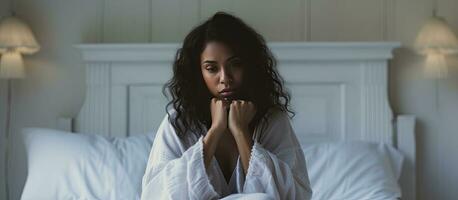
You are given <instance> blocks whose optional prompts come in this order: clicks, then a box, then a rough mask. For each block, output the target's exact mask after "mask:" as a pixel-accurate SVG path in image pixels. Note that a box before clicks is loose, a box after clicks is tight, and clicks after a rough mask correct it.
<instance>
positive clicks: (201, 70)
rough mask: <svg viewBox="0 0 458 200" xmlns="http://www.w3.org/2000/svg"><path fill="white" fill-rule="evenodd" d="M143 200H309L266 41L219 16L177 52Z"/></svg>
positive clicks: (298, 149) (298, 151) (286, 105)
mask: <svg viewBox="0 0 458 200" xmlns="http://www.w3.org/2000/svg"><path fill="white" fill-rule="evenodd" d="M173 72H174V74H173V78H172V79H171V80H170V81H169V82H168V83H167V84H166V85H165V86H164V93H166V92H165V91H166V89H168V91H169V93H170V94H171V96H172V100H171V101H170V102H169V104H168V105H167V108H169V107H172V108H171V109H166V110H167V115H166V116H165V118H164V120H163V121H162V123H161V125H160V127H159V129H158V131H157V134H156V138H155V140H154V144H153V147H152V150H151V153H150V158H149V161H148V164H147V168H146V171H145V175H144V177H143V183H142V187H143V191H142V199H145V200H146V199H219V198H225V199H230V198H238V197H244V198H246V197H253V198H255V199H310V198H311V195H312V191H311V189H310V183H309V180H308V175H307V169H306V166H305V159H304V156H303V152H302V150H301V147H300V144H299V143H298V140H297V138H296V136H295V134H294V131H293V130H292V127H291V124H290V121H289V118H288V115H287V113H288V112H289V113H292V114H293V112H292V111H291V110H289V102H290V97H289V95H288V93H287V92H286V91H285V89H284V87H283V85H282V84H283V83H282V80H281V77H280V76H279V74H278V73H277V71H276V62H275V59H274V58H273V56H272V54H271V52H270V50H269V49H268V47H267V46H266V44H265V41H264V39H263V38H262V36H261V35H259V34H257V33H256V32H255V31H254V30H253V29H252V28H250V27H249V26H247V25H246V24H245V23H243V22H242V21H241V20H240V19H238V18H236V17H234V16H231V15H229V14H226V13H222V12H218V13H216V14H215V15H214V16H212V17H211V18H210V19H208V20H207V21H205V22H204V23H203V24H201V25H199V26H198V27H196V28H194V29H193V30H192V31H191V32H190V33H189V34H188V35H187V36H186V38H185V40H184V42H183V46H182V48H181V49H179V50H178V52H177V54H176V58H175V61H174V64H173Z"/></svg>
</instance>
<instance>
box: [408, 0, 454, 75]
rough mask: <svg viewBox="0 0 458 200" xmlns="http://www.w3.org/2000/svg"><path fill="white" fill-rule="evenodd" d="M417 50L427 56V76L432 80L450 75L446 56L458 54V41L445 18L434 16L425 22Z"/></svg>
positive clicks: (418, 37) (416, 46)
mask: <svg viewBox="0 0 458 200" xmlns="http://www.w3.org/2000/svg"><path fill="white" fill-rule="evenodd" d="M414 48H415V50H416V51H417V52H418V53H419V54H422V55H426V63H425V74H426V76H428V77H431V78H445V77H446V76H447V73H448V69H447V68H448V67H447V63H446V61H445V56H446V55H449V54H454V53H458V40H457V38H456V36H455V34H454V33H453V31H452V29H451V28H450V26H449V25H448V24H447V22H446V21H445V19H444V18H442V17H438V16H436V10H435V8H434V10H433V16H432V17H431V18H430V19H429V20H427V21H426V22H425V24H424V25H423V27H422V28H421V29H420V32H419V33H418V35H417V38H416V40H415V44H414Z"/></svg>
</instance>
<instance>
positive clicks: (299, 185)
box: [141, 112, 312, 200]
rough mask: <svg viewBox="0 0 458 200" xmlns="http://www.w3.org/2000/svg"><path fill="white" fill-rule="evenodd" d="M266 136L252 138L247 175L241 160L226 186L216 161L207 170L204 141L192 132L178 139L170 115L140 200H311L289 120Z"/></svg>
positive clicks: (281, 116)
mask: <svg viewBox="0 0 458 200" xmlns="http://www.w3.org/2000/svg"><path fill="white" fill-rule="evenodd" d="M174 114H175V113H173V114H172V116H174ZM264 130H265V131H264V132H263V133H261V134H260V133H259V132H258V130H255V132H254V134H253V138H252V139H253V141H254V145H253V147H252V151H251V157H250V161H249V166H248V170H247V175H246V176H245V174H244V171H243V167H242V163H241V159H240V156H239V157H238V159H237V165H236V167H235V169H234V171H233V173H232V176H231V178H230V181H229V184H227V182H226V179H225V178H224V175H223V172H222V170H221V168H220V167H219V165H218V162H217V160H216V158H215V157H213V158H212V161H211V163H210V165H209V167H208V169H205V165H204V157H203V142H202V140H203V136H200V137H197V136H195V135H194V134H191V133H189V132H188V133H186V136H185V138H184V139H183V140H181V139H179V137H178V136H177V135H176V133H175V129H174V127H173V126H172V124H171V123H170V121H169V120H168V117H167V115H166V116H165V117H164V120H163V121H162V123H161V125H160V126H159V129H158V131H157V133H156V137H155V139H154V143H153V146H152V149H151V153H150V156H149V160H148V164H147V167H146V171H145V175H144V176H143V181H142V195H141V199H142V200H152V199H174V200H175V199H177V200H181V199H183V200H184V199H196V200H202V199H220V198H224V199H238V198H242V197H243V199H282V200H283V199H301V200H308V199H311V196H312V190H311V187H310V182H309V179H308V174H307V169H306V164H305V159H304V155H303V152H302V149H301V147H300V144H299V142H298V140H297V137H296V135H295V133H294V131H293V129H292V127H291V123H290V120H289V118H288V116H287V114H286V113H284V112H276V113H274V114H273V115H272V116H271V117H270V120H269V124H268V126H267V127H266V128H265V129H264ZM205 133H206V131H205ZM205 133H204V135H205ZM236 193H237V194H236Z"/></svg>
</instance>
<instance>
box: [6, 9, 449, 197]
mask: <svg viewBox="0 0 458 200" xmlns="http://www.w3.org/2000/svg"><path fill="white" fill-rule="evenodd" d="M438 3H439V14H440V15H442V16H444V17H446V19H447V20H448V21H449V22H450V23H451V25H452V26H453V28H454V29H455V31H456V32H458V12H456V8H458V1H456V0H438ZM431 8H432V0H404V1H395V0H346V1H340V0H320V1H313V0H288V1H276V0H257V1H256V0H251V1H246V0H231V1H214V0H130V1H122V0H67V1H59V0H17V1H16V5H15V6H14V10H15V11H16V12H17V15H18V16H20V17H22V18H23V19H24V20H26V21H27V22H28V23H29V24H30V26H31V27H32V29H33V30H34V32H35V34H36V37H37V39H38V41H39V42H40V43H41V45H42V49H41V51H40V52H39V53H37V54H35V55H33V56H26V57H25V59H26V65H27V73H28V75H27V78H26V79H24V80H21V81H20V82H17V83H16V84H15V87H14V90H15V95H14V98H15V99H16V102H15V105H14V113H13V115H14V118H13V131H14V133H13V134H14V141H13V146H14V147H15V148H14V150H13V152H12V155H11V156H10V157H11V158H12V164H13V165H14V166H13V167H12V169H13V172H12V175H11V176H12V179H13V180H11V183H10V184H11V185H12V189H11V190H12V192H11V193H12V196H13V199H18V198H19V196H20V193H21V190H22V186H23V184H24V181H25V178H26V166H27V165H26V164H27V163H26V160H25V153H24V149H23V144H22V142H21V138H20V135H19V134H18V133H19V130H20V128H22V127H28V126H39V127H49V128H55V127H56V119H57V118H58V117H61V116H75V115H76V114H77V112H78V111H79V109H80V107H81V105H82V103H83V98H84V91H85V87H84V79H85V77H84V68H83V66H82V64H81V61H80V59H79V55H78V52H77V51H76V50H75V49H74V48H72V46H71V45H72V44H76V43H94V42H104V43H111V42H180V41H182V39H183V37H184V35H185V34H186V33H187V32H188V31H189V30H190V28H191V27H193V26H195V25H196V24H197V23H198V22H199V21H201V20H203V19H205V18H207V17H208V16H210V15H211V14H213V13H214V12H215V11H217V10H228V11H231V12H233V13H235V14H236V15H238V16H240V17H241V18H242V19H244V20H246V21H247V22H248V23H249V24H251V25H253V26H254V27H255V29H257V30H259V31H260V32H261V34H263V35H264V36H265V37H266V38H267V40H269V41H374V40H376V41H386V40H397V41H401V42H402V43H403V44H404V46H405V47H406V46H408V45H411V44H412V42H413V40H414V38H415V34H416V32H417V31H418V29H419V28H420V25H421V23H422V22H423V20H425V19H426V18H427V17H428V16H429V15H430V13H431ZM0 12H1V11H0ZM0 14H1V13H0ZM422 59H423V58H422V57H420V56H417V55H415V54H414V53H413V52H411V51H410V50H408V49H407V48H401V49H398V50H396V52H395V58H394V60H393V61H392V62H391V65H390V66H391V67H390V98H391V102H392V107H393V109H394V112H395V113H409V114H415V115H417V116H418V120H419V125H418V148H419V149H418V153H419V154H418V177H419V178H418V183H419V188H418V196H419V199H453V198H454V197H456V196H458V190H456V188H457V185H458V175H457V174H458V173H453V172H452V170H454V169H458V157H457V156H455V155H454V154H453V153H451V152H458V133H457V131H456V130H458V127H457V126H458V72H457V71H458V70H457V68H458V61H457V60H458V58H457V57H454V58H453V57H452V58H449V61H450V62H451V63H452V65H453V66H454V67H455V68H453V69H452V70H451V71H452V72H453V74H452V75H451V77H450V78H449V79H448V80H445V81H441V82H439V84H438V87H435V85H434V82H432V81H430V80H427V79H425V78H423V77H422V74H421V64H422ZM2 85H3V82H2ZM0 89H3V88H1V87H0ZM437 89H438V90H437ZM436 92H438V93H436ZM1 94H2V95H3V96H2V99H4V92H3V93H1ZM436 94H438V95H439V97H438V98H437V100H438V102H437V105H438V107H436V98H435V95H436ZM0 103H2V102H0ZM1 105H4V104H1ZM1 111H2V109H1V107H0V112H1ZM2 113H3V112H2ZM0 191H1V190H0Z"/></svg>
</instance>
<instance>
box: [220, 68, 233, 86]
mask: <svg viewBox="0 0 458 200" xmlns="http://www.w3.org/2000/svg"><path fill="white" fill-rule="evenodd" d="M220 82H221V83H222V84H230V83H231V82H232V73H231V71H230V70H228V69H222V70H221V76H220Z"/></svg>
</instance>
